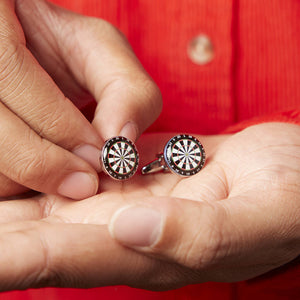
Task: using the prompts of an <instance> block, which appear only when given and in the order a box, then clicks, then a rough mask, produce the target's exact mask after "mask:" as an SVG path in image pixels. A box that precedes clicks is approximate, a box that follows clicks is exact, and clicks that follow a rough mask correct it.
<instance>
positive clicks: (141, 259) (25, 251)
mask: <svg viewBox="0 0 300 300" xmlns="http://www.w3.org/2000/svg"><path fill="white" fill-rule="evenodd" d="M52 221H53V220H52ZM52 221H50V219H46V220H45V221H39V222H38V221H31V222H19V223H10V224H2V226H1V228H0V236H1V253H2V255H1V258H0V263H1V266H2V268H1V270H2V271H0V290H2V291H3V290H12V289H26V288H32V287H43V286H52V287H53V286H57V287H76V288H91V287H99V286H108V285H120V284H122V285H131V286H135V287H139V288H147V289H153V290H163V289H170V288H171V287H175V286H176V287H179V286H180V284H181V285H183V284H186V280H183V279H182V278H181V280H180V281H178V279H177V278H179V277H182V276H183V274H184V271H183V269H180V268H178V267H176V266H174V265H168V264H165V265H162V263H161V262H160V261H155V260H153V259H151V258H147V257H145V256H143V255H140V254H137V253H136V252H134V251H131V250H129V249H125V248H123V247H121V246H120V245H118V243H116V242H114V241H113V240H112V239H111V237H110V236H109V234H108V232H107V228H106V226H99V225H89V224H85V225H82V224H60V223H57V222H55V223H50V222H52ZM157 270H159V276H158V275H157ZM170 272H171V273H170ZM179 282H180V283H179Z"/></svg>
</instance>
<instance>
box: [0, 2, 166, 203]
mask: <svg viewBox="0 0 300 300" xmlns="http://www.w3.org/2000/svg"><path fill="white" fill-rule="evenodd" d="M120 95H122V97H120ZM93 98H94V99H95V100H96V101H97V103H98V104H97V110H96V113H95V118H94V120H93V125H92V124H90V123H89V122H88V121H87V120H86V119H85V117H84V116H83V115H82V114H81V113H80V111H79V110H78V109H77V106H81V107H82V106H83V105H84V104H85V103H86V102H87V101H91V99H93ZM0 100H1V102H0V117H1V128H0V157H1V158H0V170H1V173H0V196H10V195H15V194H18V193H21V192H24V191H26V190H28V188H30V189H34V190H37V191H40V192H45V193H51V194H60V195H63V196H68V197H70V198H73V199H82V198H86V197H88V196H92V195H94V194H95V193H96V191H97V188H98V176H97V172H96V171H100V164H99V160H98V156H99V149H101V147H102V145H103V141H104V140H106V139H107V138H110V137H112V136H116V135H119V134H122V135H125V136H126V137H128V138H130V139H132V140H135V139H136V138H137V137H138V136H139V135H140V133H141V132H143V131H144V130H145V128H147V127H148V126H149V125H150V124H151V123H152V122H153V121H154V120H155V119H156V117H157V116H158V115H159V113H160V110H161V96H160V92H159V90H158V88H157V87H156V85H155V84H154V82H153V81H152V79H151V78H150V77H149V76H148V75H147V73H146V72H145V70H144V69H143V67H142V66H141V64H140V63H139V61H138V60H137V59H136V57H135V55H134V54H133V52H132V50H131V48H130V46H129V44H128V42H127V41H126V39H125V38H124V36H123V35H122V34H121V33H120V32H119V31H118V30H117V29H115V28H114V27H113V26H112V25H110V24H108V23H107V22H105V21H103V20H100V19H95V18H88V17H84V16H81V15H77V14H75V13H72V12H69V11H66V10H64V9H62V8H59V7H56V6H54V5H52V4H49V3H47V2H45V1H43V0H38V1H35V0H16V1H12V0H3V1H1V3H0ZM112 107H113V109H114V114H112V113H111V109H112ZM74 174H75V175H74ZM79 178H81V180H77V182H76V179H79ZM71 179H73V180H71ZM79 184H81V186H79ZM76 186H77V187H78V188H77V190H76V189H75V188H76Z"/></svg>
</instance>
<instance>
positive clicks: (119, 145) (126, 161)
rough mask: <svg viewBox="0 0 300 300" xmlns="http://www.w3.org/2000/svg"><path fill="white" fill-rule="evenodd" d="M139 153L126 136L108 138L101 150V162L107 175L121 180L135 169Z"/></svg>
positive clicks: (129, 175)
mask: <svg viewBox="0 0 300 300" xmlns="http://www.w3.org/2000/svg"><path fill="white" fill-rule="evenodd" d="M138 160H139V155H138V152H137V149H136V147H135V145H134V144H133V143H132V142H131V141H130V140H129V139H127V138H125V137H122V136H118V137H114V138H112V139H110V140H108V141H107V142H106V143H105V145H104V147H103V151H102V163H103V166H104V169H105V171H106V173H107V174H108V175H110V176H111V177H113V178H115V179H119V180H123V179H128V178H129V177H131V176H132V175H133V174H134V173H135V172H136V170H137V167H138Z"/></svg>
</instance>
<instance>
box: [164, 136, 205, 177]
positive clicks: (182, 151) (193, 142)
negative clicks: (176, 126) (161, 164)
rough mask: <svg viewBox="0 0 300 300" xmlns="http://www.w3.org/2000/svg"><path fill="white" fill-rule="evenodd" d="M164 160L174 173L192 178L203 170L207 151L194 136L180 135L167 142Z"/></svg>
mask: <svg viewBox="0 0 300 300" xmlns="http://www.w3.org/2000/svg"><path fill="white" fill-rule="evenodd" d="M164 159H165V162H166V164H167V166H168V167H169V169H170V170H171V171H172V172H173V173H175V174H178V175H181V176H192V175H195V174H197V173H198V172H199V171H200V170H201V169H202V168H203V166H204V163H205V151H204V148H203V146H202V144H201V143H200V141H199V140H198V139H197V138H195V137H194V136H192V135H187V134H178V135H176V136H174V137H172V138H171V139H170V140H169V141H168V142H167V144H166V146H165V148H164Z"/></svg>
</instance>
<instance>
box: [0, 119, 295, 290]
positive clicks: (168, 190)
mask: <svg viewBox="0 0 300 300" xmlns="http://www.w3.org/2000/svg"><path fill="white" fill-rule="evenodd" d="M171 136H172V134H151V135H146V136H142V137H141V139H140V141H139V142H138V145H137V146H138V149H139V151H140V156H141V159H142V161H141V166H143V165H144V164H145V163H148V162H149V161H151V160H152V159H153V158H154V156H155V154H156V153H159V152H160V151H161V149H162V148H163V146H164V143H165V142H166V141H167V140H168V138H170V137H171ZM197 137H198V138H199V139H200V141H201V142H202V143H203V145H204V147H205V149H206V153H207V162H206V165H205V167H204V168H203V170H201V172H200V173H198V174H197V175H195V176H192V177H189V178H181V177H178V176H176V175H174V174H171V173H160V174H153V175H147V176H142V175H140V174H137V175H136V176H135V177H134V178H132V179H131V180H130V181H128V182H118V181H113V180H112V179H110V178H109V177H108V176H105V175H104V174H101V175H100V179H101V180H100V191H101V193H100V194H99V195H96V196H94V197H91V198H88V199H85V200H81V201H77V202H74V201H72V200H70V199H66V198H62V197H59V196H50V195H45V194H40V195H37V196H36V197H32V198H30V197H27V198H26V197H25V199H18V200H12V199H10V200H6V201H5V199H3V201H2V202H1V203H0V220H1V223H2V224H1V227H0V237H1V243H0V245H1V253H2V254H1V257H0V264H1V266H2V268H1V270H0V287H1V289H2V290H8V289H16V288H18V289H24V288H28V287H38V286H49V285H50V286H64V287H95V286H105V285H115V284H122V285H123V284H126V285H130V286H134V287H140V288H145V289H151V290H166V289H171V288H177V287H180V286H183V285H186V284H189V283H200V282H205V281H238V280H243V279H248V278H252V277H255V276H258V275H260V274H263V273H265V272H268V271H269V270H272V269H275V268H277V267H279V266H282V265H284V264H286V263H287V262H289V261H292V260H293V259H295V258H296V257H297V256H298V255H299V254H300V253H299V249H300V223H299V220H300V188H299V182H300V180H299V179H300V171H299V170H300V151H299V150H300V128H299V126H297V125H293V124H284V123H266V124H260V125H256V126H252V127H249V128H247V129H245V130H243V131H242V132H240V133H237V134H234V135H225V136H224V135H223V136H197ZM128 206H130V207H131V208H132V207H133V209H140V208H142V209H143V210H146V211H147V210H148V209H150V210H151V211H153V210H154V211H155V212H156V213H157V215H159V216H160V219H161V220H162V221H161V223H160V227H159V228H158V230H156V232H157V233H158V235H157V236H156V238H155V239H154V240H155V242H154V244H152V245H149V246H145V245H144V246H143V247H138V246H136V245H133V244H131V245H130V246H128V245H129V244H130V243H128V242H129V240H130V234H128V232H127V235H125V236H126V239H127V240H126V239H124V232H123V233H122V234H123V236H122V235H118V232H116V230H117V228H116V226H115V225H116V222H118V218H117V217H116V215H115V214H116V212H118V211H120V209H122V208H123V212H126V210H124V207H128ZM127 212H128V210H127ZM118 215H119V216H120V215H121V216H122V214H120V213H117V216H118ZM125 216H126V214H125ZM128 216H129V215H127V217H128ZM123 217H124V214H123ZM136 221H138V220H137V219H136ZM140 221H141V223H140V224H139V223H136V224H135V228H132V226H131V227H130V223H132V219H130V218H126V217H125V218H123V220H122V222H123V225H124V228H125V231H126V226H127V225H128V224H129V226H128V228H131V230H132V231H134V230H135V232H136V233H138V234H141V228H143V230H146V231H147V230H148V229H149V228H146V227H145V224H143V220H140ZM126 222H127V225H126ZM145 223H147V222H145ZM141 225H143V226H141ZM109 229H110V231H111V233H113V236H115V237H118V238H119V240H120V241H121V242H122V243H123V244H124V243H126V242H127V246H126V245H125V246H122V245H121V244H120V243H118V242H117V241H116V240H114V239H113V238H112V237H111V236H110V234H109ZM150 229H151V228H150ZM148 231H149V230H148ZM119 233H120V232H119ZM125 233H126V232H125ZM122 237H123V239H122ZM136 242H137V240H135V243H136Z"/></svg>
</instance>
